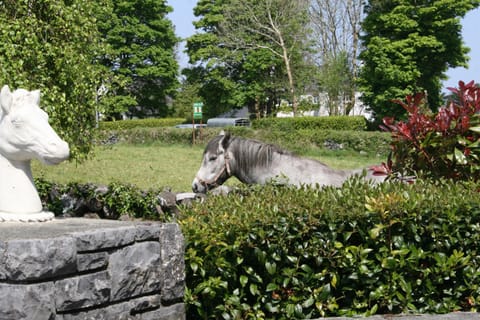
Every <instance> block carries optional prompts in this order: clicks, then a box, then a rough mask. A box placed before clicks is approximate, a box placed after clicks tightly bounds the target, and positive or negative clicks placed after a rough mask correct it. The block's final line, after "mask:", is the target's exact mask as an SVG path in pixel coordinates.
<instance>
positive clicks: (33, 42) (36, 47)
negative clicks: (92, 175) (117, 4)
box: [0, 0, 106, 159]
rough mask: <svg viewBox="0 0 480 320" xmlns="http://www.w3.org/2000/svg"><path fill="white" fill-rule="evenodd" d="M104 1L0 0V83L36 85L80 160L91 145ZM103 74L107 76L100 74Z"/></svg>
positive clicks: (99, 71)
mask: <svg viewBox="0 0 480 320" xmlns="http://www.w3.org/2000/svg"><path fill="white" fill-rule="evenodd" d="M105 5H106V3H105V1H103V0H100V1H82V0H69V1H64V0H43V1H16V0H6V1H0V34H1V39H2V40H1V41H0V68H1V72H0V85H3V84H8V85H9V86H10V87H11V88H18V87H22V88H26V89H29V90H33V89H41V93H42V100H41V104H42V107H43V108H44V109H45V111H46V112H47V113H48V114H49V115H50V119H51V122H52V125H53V126H54V127H55V128H56V131H57V132H58V133H59V135H60V136H61V137H62V138H64V139H65V140H67V141H68V142H69V144H70V150H71V155H72V157H74V158H77V159H81V158H82V157H84V156H86V155H87V154H88V153H89V151H90V150H91V147H92V141H93V134H94V127H95V107H96V104H95V96H96V88H97V86H98V79H99V78H100V74H102V75H103V74H104V73H102V72H101V70H100V68H99V67H98V66H97V65H94V64H93V61H94V58H95V57H96V56H98V55H99V54H102V53H103V52H104V49H103V47H102V45H101V43H100V37H99V34H98V32H97V26H96V21H95V17H96V16H97V14H98V13H99V12H100V11H101V10H103V8H104V6H105ZM105 76H106V75H105Z"/></svg>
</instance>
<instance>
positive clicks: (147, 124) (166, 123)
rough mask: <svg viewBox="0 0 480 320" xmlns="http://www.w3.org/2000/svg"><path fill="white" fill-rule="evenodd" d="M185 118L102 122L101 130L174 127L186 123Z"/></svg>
mask: <svg viewBox="0 0 480 320" xmlns="http://www.w3.org/2000/svg"><path fill="white" fill-rule="evenodd" d="M184 122H185V119H183V118H148V119H132V120H118V121H101V122H100V123H99V128H100V129H101V130H125V129H133V128H158V127H173V126H175V125H177V124H181V123H184Z"/></svg>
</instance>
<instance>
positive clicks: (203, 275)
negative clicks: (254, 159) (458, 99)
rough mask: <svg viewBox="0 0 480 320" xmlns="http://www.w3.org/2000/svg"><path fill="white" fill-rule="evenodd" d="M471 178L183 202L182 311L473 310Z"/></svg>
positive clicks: (232, 315)
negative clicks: (184, 268)
mask: <svg viewBox="0 0 480 320" xmlns="http://www.w3.org/2000/svg"><path fill="white" fill-rule="evenodd" d="M479 188H480V185H478V184H467V183H464V184H453V183H450V182H443V181H438V182H433V183H428V182H422V181H418V182H417V183H415V184H412V185H407V184H393V183H390V184H383V185H379V186H371V185H368V184H367V183H365V182H362V181H360V180H355V179H354V180H349V181H348V182H347V183H346V184H345V185H344V187H343V188H323V189H315V188H305V189H296V188H287V187H278V186H272V185H267V186H264V187H255V188H244V189H242V190H241V191H240V192H239V193H237V194H233V195H230V196H228V197H211V198H209V199H208V200H207V201H206V202H205V203H203V204H199V205H195V206H194V207H192V208H185V209H183V214H182V216H181V217H180V219H179V222H180V223H181V226H182V230H183V233H184V235H185V237H186V266H187V281H186V283H187V290H186V303H187V305H188V318H191V319H194V318H195V319H207V318H208V319H304V318H314V317H321V316H339V315H348V316H351V315H360V314H361V315H369V314H375V313H402V312H407V313H408V312H420V313H445V312H450V311H459V310H476V309H477V308H478V305H479V302H480V255H479V252H480V200H479V199H480V198H479V196H478V190H479Z"/></svg>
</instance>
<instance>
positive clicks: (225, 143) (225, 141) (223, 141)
mask: <svg viewBox="0 0 480 320" xmlns="http://www.w3.org/2000/svg"><path fill="white" fill-rule="evenodd" d="M222 131H223V130H222ZM231 137H232V135H231V134H230V132H228V131H227V132H224V134H223V135H222V139H221V140H220V145H221V146H222V148H223V149H224V150H227V149H228V146H229V145H230V138H231Z"/></svg>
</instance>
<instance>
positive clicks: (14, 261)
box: [0, 218, 185, 320]
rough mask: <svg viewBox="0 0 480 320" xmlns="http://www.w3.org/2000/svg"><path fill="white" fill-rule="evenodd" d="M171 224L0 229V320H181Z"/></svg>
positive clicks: (67, 223)
mask: <svg viewBox="0 0 480 320" xmlns="http://www.w3.org/2000/svg"><path fill="white" fill-rule="evenodd" d="M183 252H184V241H183V236H182V234H181V232H180V229H179V227H178V225H177V224H160V223H135V222H121V221H110V220H98V219H95V220H94V219H78V218H69V219H57V220H54V221H52V222H43V223H29V224H21V223H0V319H2V320H10V319H11V320H21V319H29V320H30V319H31V320H50V319H52V320H53V319H55V320H78V319H85V320H86V319H91V320H102V319H105V320H106V319H111V320H122V319H132V320H147V319H152V320H153V319H155V320H157V319H158V320H160V319H166V320H167V319H168V320H174V319H175V320H176V319H185V307H184V304H183V293H184V285H185V283H184V281H185V279H184V274H185V273H184V256H183Z"/></svg>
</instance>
